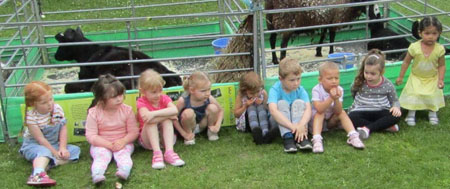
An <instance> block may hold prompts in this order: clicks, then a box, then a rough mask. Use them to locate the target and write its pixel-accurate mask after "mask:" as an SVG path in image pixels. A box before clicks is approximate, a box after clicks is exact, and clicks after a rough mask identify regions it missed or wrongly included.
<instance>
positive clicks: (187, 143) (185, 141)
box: [184, 139, 195, 146]
mask: <svg viewBox="0 0 450 189" xmlns="http://www.w3.org/2000/svg"><path fill="white" fill-rule="evenodd" d="M194 144H195V139H192V140H184V145H188V146H189V145H194Z"/></svg>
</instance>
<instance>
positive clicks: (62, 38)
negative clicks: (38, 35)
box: [55, 33, 64, 43]
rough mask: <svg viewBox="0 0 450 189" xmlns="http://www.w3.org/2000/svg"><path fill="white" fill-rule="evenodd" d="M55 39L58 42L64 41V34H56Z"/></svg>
mask: <svg viewBox="0 0 450 189" xmlns="http://www.w3.org/2000/svg"><path fill="white" fill-rule="evenodd" d="M55 39H56V40H57V41H58V42H60V43H62V42H64V34H62V33H58V34H56V35H55Z"/></svg>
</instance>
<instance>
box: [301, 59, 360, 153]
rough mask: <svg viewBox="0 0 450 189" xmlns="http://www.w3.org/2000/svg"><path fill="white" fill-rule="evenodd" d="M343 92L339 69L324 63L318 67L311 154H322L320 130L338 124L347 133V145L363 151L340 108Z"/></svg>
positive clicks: (312, 117)
mask: <svg viewBox="0 0 450 189" xmlns="http://www.w3.org/2000/svg"><path fill="white" fill-rule="evenodd" d="M343 94H344V90H343V89H342V87H340V86H339V67H338V65H337V64H336V63H333V62H325V63H322V64H321V65H320V66H319V84H317V85H316V86H315V87H314V88H313V90H312V98H311V101H312V104H313V106H312V115H311V120H312V121H311V122H310V126H311V125H312V134H313V138H312V143H313V152H314V153H322V152H323V143H322V136H321V133H322V129H323V127H324V125H325V127H327V128H333V127H336V126H337V125H338V124H339V123H340V124H341V125H342V127H343V128H344V130H345V131H346V132H347V133H348V140H347V143H348V144H350V145H352V146H353V147H355V148H358V149H363V148H364V144H363V143H362V141H361V140H360V139H359V134H358V132H356V131H355V128H354V127H353V123H352V121H351V120H350V118H349V117H348V115H347V113H345V111H344V110H343V108H342V101H343Z"/></svg>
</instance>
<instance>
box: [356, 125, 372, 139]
mask: <svg viewBox="0 0 450 189" xmlns="http://www.w3.org/2000/svg"><path fill="white" fill-rule="evenodd" d="M356 130H357V131H358V133H359V138H361V139H362V140H366V139H368V138H369V135H370V130H369V129H368V128H367V127H358V128H357V129H356Z"/></svg>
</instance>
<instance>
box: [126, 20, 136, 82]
mask: <svg viewBox="0 0 450 189" xmlns="http://www.w3.org/2000/svg"><path fill="white" fill-rule="evenodd" d="M127 33H128V39H131V33H130V22H127ZM128 57H130V60H133V48H132V47H131V43H128ZM130 74H131V75H134V70H133V65H132V64H131V65H130ZM131 87H132V88H133V89H134V88H135V86H134V82H133V81H132V82H131Z"/></svg>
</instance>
